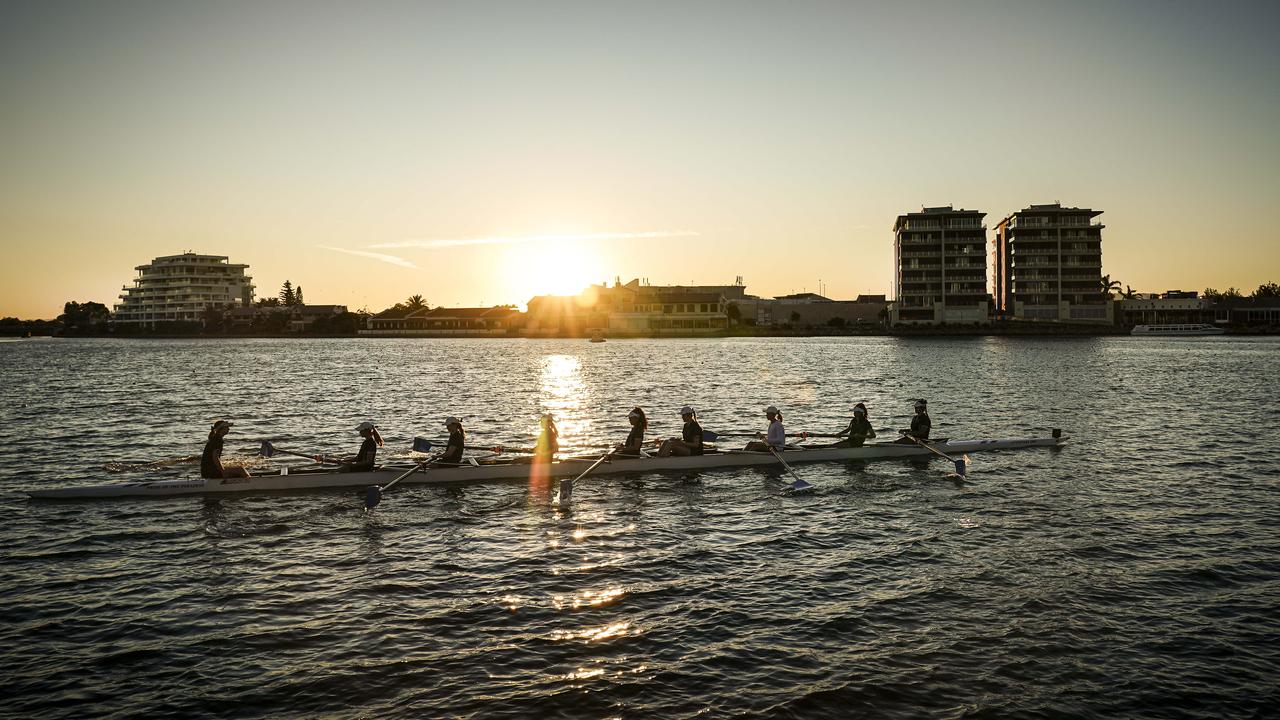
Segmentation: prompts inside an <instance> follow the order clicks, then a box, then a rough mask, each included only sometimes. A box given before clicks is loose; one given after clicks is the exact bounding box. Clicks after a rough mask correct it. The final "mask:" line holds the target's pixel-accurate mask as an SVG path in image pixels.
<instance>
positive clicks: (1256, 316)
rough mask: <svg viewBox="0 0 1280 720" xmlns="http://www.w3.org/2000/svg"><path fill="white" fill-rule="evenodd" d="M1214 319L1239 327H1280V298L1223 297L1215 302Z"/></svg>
mask: <svg viewBox="0 0 1280 720" xmlns="http://www.w3.org/2000/svg"><path fill="white" fill-rule="evenodd" d="M1213 321H1214V322H1215V323H1217V324H1219V325H1235V326H1237V327H1251V328H1280V298H1274V297H1258V298H1253V297H1241V298H1223V299H1222V300H1219V301H1218V302H1216V303H1214V304H1213Z"/></svg>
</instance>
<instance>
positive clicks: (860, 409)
mask: <svg viewBox="0 0 1280 720" xmlns="http://www.w3.org/2000/svg"><path fill="white" fill-rule="evenodd" d="M846 435H847V436H848V439H846V440H840V441H838V442H837V443H836V444H835V446H836V447H862V444H863V443H864V442H866V441H867V438H873V437H875V436H876V431H875V428H873V427H871V421H869V420H868V419H867V406H866V405H864V404H862V403H858V404H857V405H854V406H853V419H851V420H850V421H849V427H847V428H845V429H844V430H841V431H840V432H838V433H836V437H844V436H846Z"/></svg>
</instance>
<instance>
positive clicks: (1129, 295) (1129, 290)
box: [1120, 285, 1137, 300]
mask: <svg viewBox="0 0 1280 720" xmlns="http://www.w3.org/2000/svg"><path fill="white" fill-rule="evenodd" d="M1134 295H1137V293H1135V292H1134V291H1133V286H1132V285H1125V286H1124V292H1122V293H1120V297H1122V298H1124V299H1125V300H1132V299H1133V296H1134Z"/></svg>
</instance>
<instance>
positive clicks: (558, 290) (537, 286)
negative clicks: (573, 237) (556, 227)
mask: <svg viewBox="0 0 1280 720" xmlns="http://www.w3.org/2000/svg"><path fill="white" fill-rule="evenodd" d="M506 264H507V269H506V270H507V276H508V277H509V278H510V285H509V286H510V287H515V288H523V289H524V291H525V297H523V298H521V300H520V302H526V301H528V299H529V298H530V297H533V296H534V295H577V294H578V293H580V292H582V290H583V289H584V288H585V287H587V286H588V285H590V284H592V283H598V282H602V281H603V280H604V276H603V275H602V274H601V273H602V270H601V268H600V259H599V256H598V255H597V253H596V251H595V249H594V248H593V247H592V246H591V244H590V243H585V242H558V241H549V242H535V243H527V244H520V245H513V246H512V247H511V248H510V249H508V250H507V258H506Z"/></svg>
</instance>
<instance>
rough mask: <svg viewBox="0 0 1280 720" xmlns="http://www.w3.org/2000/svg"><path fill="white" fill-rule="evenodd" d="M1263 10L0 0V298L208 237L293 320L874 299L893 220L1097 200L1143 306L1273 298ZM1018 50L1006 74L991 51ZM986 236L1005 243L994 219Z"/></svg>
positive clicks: (27, 303)
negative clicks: (1242, 294)
mask: <svg viewBox="0 0 1280 720" xmlns="http://www.w3.org/2000/svg"><path fill="white" fill-rule="evenodd" d="M1277 20H1280V10H1277V8H1276V6H1275V5H1274V4H1267V3H1241V4H1239V5H1235V6H1233V9H1232V12H1230V13H1225V12H1219V11H1218V10H1216V9H1215V8H1214V7H1203V6H1196V5H1185V6H1184V5H1176V6H1175V5H1168V4H1153V5H1146V4H1143V3H1130V4H1125V5H1124V6H1122V7H1114V6H1111V5H1107V4H1096V5H1095V4H1089V3H1084V4H1071V5H1070V6H1068V5H1061V6H1038V5H1037V6H1035V7H1032V6H1030V5H1029V4H1025V3H1017V2H1000V1H992V2H984V3H979V4H977V5H973V6H970V7H960V6H955V5H952V4H949V3H942V2H937V3H935V2H918V3H903V4H895V5H892V6H884V5H879V4H865V5H860V4H857V3H849V4H843V5H831V4H826V3H800V4H797V5H794V6H786V7H783V6H781V5H779V6H772V5H743V4H741V3H716V2H711V3H705V4H699V5H697V6H695V7H689V6H685V5H675V4H673V5H661V4H659V5H652V4H646V5H635V6H604V5H600V4H596V3H575V2H563V3H562V2H549V3H546V4H537V5H530V4H522V3H503V2H496V3H487V2H486V3H467V4H451V3H434V4H424V5H400V4H375V5H372V6H367V7H359V8H357V7H349V8H344V7H341V6H320V5H315V4H312V3H303V2H290V1H288V0H282V1H281V2H279V3H271V4H269V5H268V6H260V5H256V4H250V3H234V2H232V3H210V4H195V5H173V6H169V5H153V4H141V3H119V4H113V5H111V6H110V7H108V6H104V5H101V4H96V3H79V2H51V3H40V4H29V5H18V4H7V5H5V6H4V7H3V8H0V158H2V159H3V162H2V163H0V168H3V169H0V252H2V253H3V259H4V262H3V263H0V315H2V316H18V317H23V318H49V317H53V316H56V315H57V314H58V313H59V312H60V311H61V307H62V303H63V302H65V301H67V300H78V301H86V300H96V301H99V302H103V303H106V304H107V305H112V304H114V303H115V302H116V301H117V299H116V296H117V295H118V294H119V293H120V288H121V286H122V285H125V284H128V283H130V282H131V279H132V278H133V276H134V271H133V268H134V266H136V265H140V264H144V263H146V262H148V261H150V259H151V258H153V257H156V256H159V255H169V254H176V253H180V252H182V251H185V250H194V251H196V252H201V253H210V254H221V255H228V256H230V258H231V260H232V262H237V263H247V264H248V265H250V274H251V275H253V277H254V281H255V283H256V285H257V291H258V295H259V296H260V297H261V296H269V295H274V294H275V292H276V291H277V290H278V288H279V286H280V284H281V283H282V282H284V281H285V280H286V279H287V280H290V281H291V282H293V283H294V284H295V285H301V286H303V287H304V288H305V290H306V297H307V300H308V302H311V303H340V304H345V305H348V306H349V307H351V308H352V309H361V308H365V309H369V310H372V311H377V310H380V309H382V308H384V307H387V306H389V305H391V304H393V303H395V302H397V301H400V300H403V299H404V298H405V297H407V296H408V295H411V294H414V293H418V294H421V295H423V296H424V297H425V298H426V299H427V300H428V302H430V303H431V304H433V305H449V306H456V305H479V304H499V303H513V304H517V305H521V306H523V305H524V303H525V302H526V301H527V300H528V299H529V297H531V296H532V295H534V294H541V293H564V292H572V291H575V290H576V289H580V288H581V287H582V286H583V285H585V284H587V283H590V282H601V281H605V280H608V281H612V280H613V278H614V277H615V276H620V277H621V279H622V280H623V281H624V282H625V281H627V280H629V279H631V278H633V277H647V278H649V279H650V281H651V282H652V283H654V284H684V283H698V284H728V283H731V282H732V281H733V279H734V278H735V277H736V276H739V275H740V276H743V277H744V278H745V281H746V285H747V290H748V292H751V293H753V294H757V295H762V296H773V295H777V294H783V293H789V292H799V291H802V290H809V291H816V290H817V289H818V286H819V282H822V283H823V284H824V285H825V286H826V288H827V293H826V294H827V295H828V296H831V297H835V298H841V299H843V298H851V297H853V296H855V295H857V294H859V293H887V292H888V291H889V288H890V282H891V264H892V258H891V256H892V244H893V236H892V231H891V227H892V224H893V221H894V218H895V217H896V216H897V215H898V214H900V213H904V212H911V211H915V210H918V209H919V208H920V207H921V206H923V205H930V206H933V205H946V204H953V205H955V206H956V207H964V208H972V209H977V210H981V211H984V212H986V213H987V218H986V221H987V225H988V227H989V228H994V226H995V224H996V222H997V221H998V220H999V219H1000V218H1001V217H1003V216H1005V215H1007V214H1008V213H1011V212H1013V211H1016V210H1018V209H1021V208H1023V207H1026V206H1027V205H1030V204H1033V203H1036V204H1038V203H1046V202H1054V201H1061V202H1062V203H1063V204H1065V205H1078V206H1084V207H1093V208H1096V209H1100V210H1102V211H1103V213H1104V214H1103V215H1102V216H1101V217H1100V220H1102V221H1103V222H1104V223H1105V224H1106V226H1107V227H1106V229H1105V230H1104V231H1103V264H1104V268H1103V271H1104V272H1106V273H1109V274H1111V275H1112V276H1113V277H1116V278H1118V279H1120V280H1121V281H1122V282H1124V283H1126V284H1129V285H1131V286H1133V288H1134V289H1135V290H1138V291H1141V292H1155V291H1163V290H1167V289H1174V288H1177V289H1185V290H1201V289H1203V288H1205V287H1207V286H1212V287H1217V288H1219V289H1224V288H1226V287H1228V286H1235V287H1238V288H1240V289H1241V290H1244V291H1246V292H1248V291H1249V290H1252V289H1253V288H1254V287H1256V286H1257V285H1259V284H1261V283H1263V282H1269V281H1280V242H1278V240H1280V233H1278V232H1277V230H1276V225H1275V223H1273V222H1272V221H1271V215H1272V214H1273V209H1272V208H1273V207H1274V206H1275V201H1276V196H1277V190H1278V189H1280V134H1277V133H1276V132H1275V128H1276V127H1280V94H1277V93H1276V92H1275V78H1276V77H1280V50H1277V45H1276V43H1274V42H1272V38H1270V37H1269V30H1267V28H1270V27H1273V26H1274V25H1275V21H1277ZM1012 58H1016V62H1012V61H1011V59H1012ZM989 236H990V231H989Z"/></svg>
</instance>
